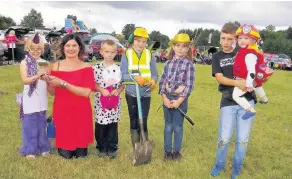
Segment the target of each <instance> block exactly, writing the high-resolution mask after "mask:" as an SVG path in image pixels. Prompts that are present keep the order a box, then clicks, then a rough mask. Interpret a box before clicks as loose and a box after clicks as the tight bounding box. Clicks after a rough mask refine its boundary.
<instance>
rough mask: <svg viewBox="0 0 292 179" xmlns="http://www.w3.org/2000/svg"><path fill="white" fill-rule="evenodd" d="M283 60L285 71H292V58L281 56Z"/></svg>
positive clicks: (282, 65) (282, 64)
mask: <svg viewBox="0 0 292 179" xmlns="http://www.w3.org/2000/svg"><path fill="white" fill-rule="evenodd" d="M279 59H280V60H281V67H282V69H283V70H291V63H292V62H291V58H290V57H289V56H288V55H286V54H279Z"/></svg>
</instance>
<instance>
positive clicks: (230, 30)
mask: <svg viewBox="0 0 292 179" xmlns="http://www.w3.org/2000/svg"><path fill="white" fill-rule="evenodd" d="M238 28H239V27H238V26H237V25H236V24H234V23H232V22H228V23H225V24H224V25H223V27H222V29H221V32H223V33H225V34H235V33H236V30H237V29H238Z"/></svg>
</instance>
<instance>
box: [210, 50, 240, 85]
mask: <svg viewBox="0 0 292 179" xmlns="http://www.w3.org/2000/svg"><path fill="white" fill-rule="evenodd" d="M212 76H213V77H215V78H216V81H217V82H218V83H219V84H221V85H226V86H237V87H239V88H240V89H242V90H245V80H233V79H230V78H227V77H225V76H224V75H223V71H222V68H221V66H220V59H219V58H218V57H217V55H216V54H215V55H213V56H212Z"/></svg>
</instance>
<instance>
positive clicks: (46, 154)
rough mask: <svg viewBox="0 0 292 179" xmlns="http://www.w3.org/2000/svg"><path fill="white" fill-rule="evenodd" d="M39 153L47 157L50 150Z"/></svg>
mask: <svg viewBox="0 0 292 179" xmlns="http://www.w3.org/2000/svg"><path fill="white" fill-rule="evenodd" d="M41 154H42V156H43V157H48V156H50V152H43V153H41Z"/></svg>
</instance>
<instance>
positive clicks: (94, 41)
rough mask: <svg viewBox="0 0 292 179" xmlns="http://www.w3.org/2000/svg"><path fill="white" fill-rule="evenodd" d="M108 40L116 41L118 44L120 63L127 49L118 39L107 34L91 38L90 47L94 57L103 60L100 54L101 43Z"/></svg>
mask: <svg viewBox="0 0 292 179" xmlns="http://www.w3.org/2000/svg"><path fill="white" fill-rule="evenodd" d="M106 39H111V40H114V41H115V42H116V43H117V48H118V53H117V56H116V59H117V61H120V59H121V56H122V54H123V53H124V51H125V49H126V48H125V47H124V46H123V45H122V44H121V43H120V42H119V40H118V39H116V38H115V37H113V36H111V35H107V34H101V35H97V36H94V37H92V38H91V40H90V42H89V44H90V46H91V48H92V54H93V56H94V57H95V58H97V59H101V58H102V56H101V54H100V53H99V51H100V48H101V42H102V41H103V40H106Z"/></svg>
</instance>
